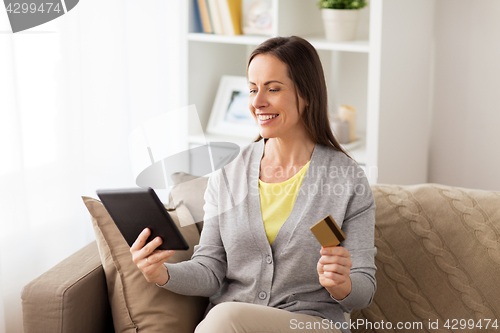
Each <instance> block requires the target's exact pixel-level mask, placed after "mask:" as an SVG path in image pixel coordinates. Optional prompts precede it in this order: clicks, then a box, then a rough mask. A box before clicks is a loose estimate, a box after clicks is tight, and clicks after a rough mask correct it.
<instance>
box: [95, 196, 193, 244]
mask: <svg viewBox="0 0 500 333" xmlns="http://www.w3.org/2000/svg"><path fill="white" fill-rule="evenodd" d="M96 192H97V195H98V196H99V199H101V201H102V203H103V205H104V207H105V208H106V210H107V211H108V213H109V215H110V216H111V218H112V219H113V221H114V222H115V224H116V226H117V227H118V230H120V232H121V234H122V235H123V238H125V240H126V241H127V243H128V245H129V246H132V245H133V244H134V242H135V240H136V239H137V237H138V236H139V234H140V233H141V232H142V231H143V230H144V229H145V228H149V229H150V230H151V235H150V236H149V238H148V240H147V242H146V243H149V242H150V241H152V240H153V239H154V238H155V237H158V236H160V237H161V238H162V240H163V242H162V244H161V245H160V246H158V248H157V249H159V250H187V249H189V246H188V244H187V243H186V240H185V239H184V237H182V234H181V233H180V231H179V229H178V228H177V226H176V225H175V223H174V221H173V220H172V218H171V217H170V215H169V213H168V212H167V210H166V209H165V206H163V204H162V203H161V201H160V199H159V198H158V196H157V195H156V193H155V191H154V190H153V189H152V188H125V189H110V190H107V189H106V190H105V189H100V190H97V191H96Z"/></svg>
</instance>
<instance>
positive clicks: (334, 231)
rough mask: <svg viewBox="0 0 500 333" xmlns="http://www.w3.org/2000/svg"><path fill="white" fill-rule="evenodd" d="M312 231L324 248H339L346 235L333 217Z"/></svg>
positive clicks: (313, 227)
mask: <svg viewBox="0 0 500 333" xmlns="http://www.w3.org/2000/svg"><path fill="white" fill-rule="evenodd" d="M311 231H312V233H313V234H314V236H315V237H316V239H317V240H318V241H319V243H320V244H321V245H322V246H323V247H329V246H337V245H339V244H340V243H341V242H342V241H344V239H345V235H344V233H343V232H342V230H341V229H340V228H339V226H338V225H337V223H336V222H335V220H334V219H333V217H332V216H331V215H328V216H327V217H325V218H324V219H322V220H321V221H319V222H318V223H316V224H315V225H313V226H312V227H311Z"/></svg>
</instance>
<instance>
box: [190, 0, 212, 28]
mask: <svg viewBox="0 0 500 333" xmlns="http://www.w3.org/2000/svg"><path fill="white" fill-rule="evenodd" d="M194 1H195V2H196V3H197V5H198V13H199V15H200V19H201V27H202V29H203V32H204V33H207V34H211V33H213V30H212V23H211V22H210V14H209V12H208V6H207V0H194Z"/></svg>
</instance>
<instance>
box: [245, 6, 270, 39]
mask: <svg viewBox="0 0 500 333" xmlns="http://www.w3.org/2000/svg"><path fill="white" fill-rule="evenodd" d="M243 33H244V34H245V35H266V36H272V35H274V31H273V3H272V0H243Z"/></svg>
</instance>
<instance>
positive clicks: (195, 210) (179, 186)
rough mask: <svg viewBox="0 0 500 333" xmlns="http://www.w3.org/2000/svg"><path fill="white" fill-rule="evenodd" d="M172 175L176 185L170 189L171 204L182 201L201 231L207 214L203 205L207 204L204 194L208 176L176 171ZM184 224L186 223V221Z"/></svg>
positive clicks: (177, 203)
mask: <svg viewBox="0 0 500 333" xmlns="http://www.w3.org/2000/svg"><path fill="white" fill-rule="evenodd" d="M171 177H172V179H173V181H174V183H175V186H174V187H172V190H171V191H170V199H169V201H170V204H171V205H173V206H177V205H179V204H180V203H183V204H184V205H186V207H187V209H188V210H189V212H190V213H191V215H192V216H193V219H194V221H195V222H196V223H197V226H198V229H199V230H200V232H201V229H202V227H203V216H204V214H205V212H204V211H203V205H204V204H205V199H204V195H205V190H206V188H207V183H208V177H197V176H193V175H190V174H188V173H184V172H176V173H174V174H172V176H171ZM182 224H183V225H184V223H182Z"/></svg>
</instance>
